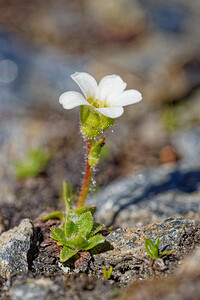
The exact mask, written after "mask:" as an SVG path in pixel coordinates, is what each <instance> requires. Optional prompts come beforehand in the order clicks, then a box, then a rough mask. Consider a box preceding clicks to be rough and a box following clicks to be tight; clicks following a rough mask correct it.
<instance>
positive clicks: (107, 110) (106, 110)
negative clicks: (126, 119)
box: [95, 106, 124, 119]
mask: <svg viewBox="0 0 200 300" xmlns="http://www.w3.org/2000/svg"><path fill="white" fill-rule="evenodd" d="M95 110H97V111H98V112H100V113H101V114H102V115H104V116H106V117H109V118H112V119H115V118H118V117H120V116H121V115H122V114H123V112H124V109H123V107H117V106H116V107H102V108H95Z"/></svg>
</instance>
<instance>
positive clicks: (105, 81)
mask: <svg viewBox="0 0 200 300" xmlns="http://www.w3.org/2000/svg"><path fill="white" fill-rule="evenodd" d="M71 77H72V79H73V80H74V81H75V82H76V83H77V84H78V85H79V87H80V89H81V90H82V92H83V94H84V96H83V95H82V94H81V93H78V92H72V91H70V92H65V93H63V94H62V95H61V96H60V98H59V102H60V104H62V105H63V107H64V108H65V109H71V108H74V107H76V106H79V105H88V106H91V107H93V108H94V110H96V111H98V112H99V113H101V114H103V115H104V116H107V117H110V118H113V119H115V118H118V117H120V116H121V115H122V114H123V112H124V109H123V106H126V105H130V104H134V103H137V102H139V101H141V100H142V95H141V94H140V93H139V92H138V91H136V90H127V91H124V90H125V88H126V83H125V82H124V81H123V80H122V79H121V77H120V76H117V75H108V76H105V77H103V78H102V79H101V81H100V83H99V85H98V84H97V82H96V80H95V79H94V78H93V77H92V76H91V75H90V74H88V73H84V72H80V73H79V72H76V73H75V74H73V75H71Z"/></svg>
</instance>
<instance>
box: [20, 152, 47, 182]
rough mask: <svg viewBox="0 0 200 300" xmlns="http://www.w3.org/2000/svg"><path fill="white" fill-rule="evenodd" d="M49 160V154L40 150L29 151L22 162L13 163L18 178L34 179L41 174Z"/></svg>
mask: <svg viewBox="0 0 200 300" xmlns="http://www.w3.org/2000/svg"><path fill="white" fill-rule="evenodd" d="M49 160H50V154H49V153H48V152H47V151H45V150H42V149H35V150H31V151H30V152H29V153H27V155H26V157H25V159H24V160H23V161H18V162H16V163H15V173H16V176H17V177H18V178H27V177H34V176H37V175H38V174H39V173H41V172H42V171H43V170H44V168H45V166H46V164H47V163H48V162H49Z"/></svg>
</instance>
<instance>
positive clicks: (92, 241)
mask: <svg viewBox="0 0 200 300" xmlns="http://www.w3.org/2000/svg"><path fill="white" fill-rule="evenodd" d="M104 242H105V239H104V237H103V236H102V235H100V234H98V235H95V236H93V237H91V238H90V239H89V240H88V243H87V246H86V247H85V248H84V250H89V249H92V248H94V247H95V246H97V245H99V244H101V243H104Z"/></svg>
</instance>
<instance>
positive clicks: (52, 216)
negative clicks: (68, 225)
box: [42, 211, 65, 222]
mask: <svg viewBox="0 0 200 300" xmlns="http://www.w3.org/2000/svg"><path fill="white" fill-rule="evenodd" d="M50 219H58V220H60V221H63V222H64V220H65V217H64V213H63V212H62V211H54V212H52V213H50V214H48V215H45V216H44V217H43V218H42V221H43V222H45V221H48V220H50Z"/></svg>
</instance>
